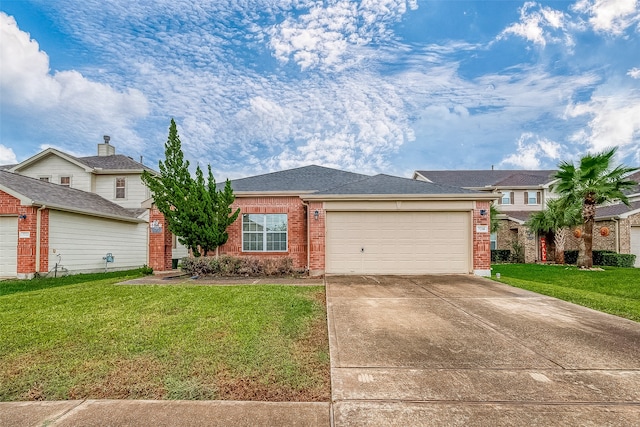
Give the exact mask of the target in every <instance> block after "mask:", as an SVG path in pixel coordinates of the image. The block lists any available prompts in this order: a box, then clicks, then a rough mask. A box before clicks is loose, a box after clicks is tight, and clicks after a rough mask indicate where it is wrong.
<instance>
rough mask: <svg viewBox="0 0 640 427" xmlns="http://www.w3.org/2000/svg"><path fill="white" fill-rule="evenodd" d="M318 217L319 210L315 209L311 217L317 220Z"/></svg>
mask: <svg viewBox="0 0 640 427" xmlns="http://www.w3.org/2000/svg"><path fill="white" fill-rule="evenodd" d="M318 218H320V212H318V209H316V210H315V211H313V219H315V220H316V221H317V220H318Z"/></svg>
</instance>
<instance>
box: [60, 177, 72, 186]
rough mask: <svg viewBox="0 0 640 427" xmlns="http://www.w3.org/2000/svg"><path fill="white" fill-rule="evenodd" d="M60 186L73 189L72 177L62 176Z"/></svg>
mask: <svg viewBox="0 0 640 427" xmlns="http://www.w3.org/2000/svg"><path fill="white" fill-rule="evenodd" d="M60 185H62V186H63V187H71V177H70V176H61V177H60Z"/></svg>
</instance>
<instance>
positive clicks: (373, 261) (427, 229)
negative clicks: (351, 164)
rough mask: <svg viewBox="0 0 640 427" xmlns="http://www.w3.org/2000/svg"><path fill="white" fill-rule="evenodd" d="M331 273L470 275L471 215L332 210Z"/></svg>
mask: <svg viewBox="0 0 640 427" xmlns="http://www.w3.org/2000/svg"><path fill="white" fill-rule="evenodd" d="M326 221H327V222H326V271H327V273H335V274H431V273H464V274H467V273H469V272H470V270H471V268H470V258H471V256H470V255H471V228H470V227H471V226H470V223H471V214H470V213H469V212H327V219H326Z"/></svg>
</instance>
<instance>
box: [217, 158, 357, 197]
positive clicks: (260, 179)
mask: <svg viewBox="0 0 640 427" xmlns="http://www.w3.org/2000/svg"><path fill="white" fill-rule="evenodd" d="M368 177H369V176H368V175H361V174H358V173H353V172H346V171H341V170H338V169H331V168H325V167H323V166H316V165H311V166H304V167H300V168H295V169H288V170H284V171H280V172H273V173H268V174H264V175H256V176H251V177H248V178H240V179H234V180H233V181H231V188H233V191H234V192H243V191H248V192H254V191H255V192H285V191H287V192H288V191H298V192H315V191H320V190H325V189H327V188H332V187H337V186H338V185H343V184H347V183H350V182H354V181H359V180H361V179H363V178H368ZM218 186H219V187H222V186H224V183H218Z"/></svg>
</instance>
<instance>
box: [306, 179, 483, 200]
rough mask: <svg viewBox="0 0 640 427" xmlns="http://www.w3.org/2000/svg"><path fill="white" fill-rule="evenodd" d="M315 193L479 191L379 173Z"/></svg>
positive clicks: (445, 192)
mask: <svg viewBox="0 0 640 427" xmlns="http://www.w3.org/2000/svg"><path fill="white" fill-rule="evenodd" d="M314 194H331V195H343V194H344V195H349V194H477V192H476V191H472V190H466V189H464V188H460V187H452V186H449V185H442V184H434V183H431V182H425V181H417V180H415V179H409V178H401V177H397V176H391V175H385V174H379V175H375V176H367V177H365V178H363V179H360V180H359V181H355V182H351V183H347V184H343V185H340V186H337V187H332V188H328V189H326V190H322V191H319V192H317V193H314Z"/></svg>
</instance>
